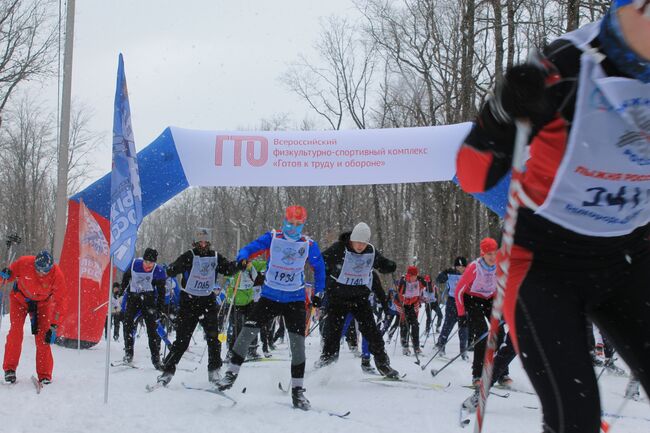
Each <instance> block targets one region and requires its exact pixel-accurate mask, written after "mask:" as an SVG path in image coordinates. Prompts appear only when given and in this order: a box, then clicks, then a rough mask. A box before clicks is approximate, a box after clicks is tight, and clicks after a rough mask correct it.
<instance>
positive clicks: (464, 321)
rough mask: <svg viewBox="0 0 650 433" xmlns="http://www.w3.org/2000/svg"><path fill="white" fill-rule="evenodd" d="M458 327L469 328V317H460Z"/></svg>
mask: <svg viewBox="0 0 650 433" xmlns="http://www.w3.org/2000/svg"><path fill="white" fill-rule="evenodd" d="M458 327H459V328H467V316H458Z"/></svg>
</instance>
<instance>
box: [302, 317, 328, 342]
mask: <svg viewBox="0 0 650 433" xmlns="http://www.w3.org/2000/svg"><path fill="white" fill-rule="evenodd" d="M326 318H327V313H326V314H325V315H324V316H323V317H321V318H320V319H318V322H316V323H314V324H313V325H312V326H311V328H309V331H308V332H307V334H305V337H309V334H311V333H312V331H313V330H314V329H316V328H318V325H320V322H322V321H323V320H325V319H326Z"/></svg>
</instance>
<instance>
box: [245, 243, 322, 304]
mask: <svg viewBox="0 0 650 433" xmlns="http://www.w3.org/2000/svg"><path fill="white" fill-rule="evenodd" d="M275 234H276V236H277V237H279V238H283V239H287V238H286V237H285V236H284V235H283V234H282V232H280V231H278V232H275ZM306 239H307V238H305V237H304V236H303V237H302V238H300V240H301V241H303V242H304V241H305V240H306ZM272 240H273V233H272V232H266V233H264V234H263V235H262V236H260V237H259V238H257V239H256V240H254V241H253V242H251V243H249V244H248V245H246V246H245V247H243V248H242V249H241V250H239V253H238V254H237V261H240V260H247V259H248V258H249V257H251V256H252V255H254V254H255V253H258V252H260V251H265V250H269V249H270V248H271V241H272ZM307 260H308V261H309V264H310V265H311V267H312V269H313V270H314V289H315V293H316V294H319V293H322V292H323V291H324V290H325V262H324V261H323V255H322V254H321V252H320V248H319V247H318V243H317V242H316V241H314V240H312V239H309V255H308V257H307ZM266 265H267V269H268V261H267V264H266ZM261 296H262V297H263V298H267V299H270V300H272V301H275V302H281V303H287V302H298V301H304V300H305V281H304V278H303V281H302V287H301V288H300V289H299V290H294V291H292V292H287V291H283V290H277V289H273V288H272V287H269V286H267V285H266V284H263V285H262V293H261Z"/></svg>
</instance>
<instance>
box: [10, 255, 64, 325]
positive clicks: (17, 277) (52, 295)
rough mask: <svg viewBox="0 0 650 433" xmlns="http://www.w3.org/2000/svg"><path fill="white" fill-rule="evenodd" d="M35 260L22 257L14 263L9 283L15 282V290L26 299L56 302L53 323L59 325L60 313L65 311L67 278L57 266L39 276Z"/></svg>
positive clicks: (29, 257)
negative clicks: (64, 295)
mask: <svg viewBox="0 0 650 433" xmlns="http://www.w3.org/2000/svg"><path fill="white" fill-rule="evenodd" d="M35 258H36V256H22V257H20V258H19V259H18V260H16V261H15V262H13V263H12V264H11V265H10V266H9V269H10V270H11V277H10V278H9V280H8V281H15V282H16V284H15V290H16V291H17V292H18V293H20V294H22V295H23V297H25V298H26V299H31V300H33V301H37V302H44V301H49V302H54V307H53V310H52V311H54V315H53V316H52V319H51V323H52V324H57V323H58V322H59V317H60V315H61V314H60V313H61V312H62V311H64V297H63V293H64V290H65V277H64V276H63V272H62V271H61V268H59V266H58V265H56V264H55V265H54V266H52V269H51V270H50V272H48V273H47V274H46V275H42V276H41V275H39V273H38V272H36V267H34V259H35Z"/></svg>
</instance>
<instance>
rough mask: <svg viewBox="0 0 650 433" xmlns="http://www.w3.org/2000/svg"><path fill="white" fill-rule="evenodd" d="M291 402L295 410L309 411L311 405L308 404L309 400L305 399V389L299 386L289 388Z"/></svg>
mask: <svg viewBox="0 0 650 433" xmlns="http://www.w3.org/2000/svg"><path fill="white" fill-rule="evenodd" d="M291 401H292V402H293V407H295V408H296V409H302V410H309V409H311V403H309V400H307V397H305V388H303V387H301V386H296V387H293V388H291Z"/></svg>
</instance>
